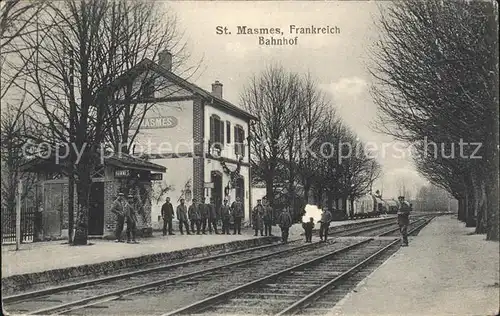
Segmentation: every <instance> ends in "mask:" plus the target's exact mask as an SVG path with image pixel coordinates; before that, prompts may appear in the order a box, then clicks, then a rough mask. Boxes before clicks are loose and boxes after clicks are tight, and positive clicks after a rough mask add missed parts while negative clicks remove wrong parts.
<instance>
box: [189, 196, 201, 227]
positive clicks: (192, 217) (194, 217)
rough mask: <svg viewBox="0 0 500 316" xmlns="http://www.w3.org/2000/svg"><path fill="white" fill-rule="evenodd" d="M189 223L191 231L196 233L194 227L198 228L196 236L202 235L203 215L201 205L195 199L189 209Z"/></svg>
mask: <svg viewBox="0 0 500 316" xmlns="http://www.w3.org/2000/svg"><path fill="white" fill-rule="evenodd" d="M188 217H189V223H190V224H191V231H192V232H193V233H194V227H195V226H196V234H197V235H200V234H201V231H200V230H201V225H200V224H201V215H200V204H198V202H197V201H196V199H193V203H192V204H191V206H189V209H188Z"/></svg>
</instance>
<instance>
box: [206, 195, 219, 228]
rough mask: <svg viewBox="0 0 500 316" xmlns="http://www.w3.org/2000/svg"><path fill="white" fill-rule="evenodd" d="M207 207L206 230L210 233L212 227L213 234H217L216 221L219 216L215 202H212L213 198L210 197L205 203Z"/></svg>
mask: <svg viewBox="0 0 500 316" xmlns="http://www.w3.org/2000/svg"><path fill="white" fill-rule="evenodd" d="M207 208H208V232H209V233H210V234H211V233H212V227H213V229H214V232H215V234H217V235H218V234H219V232H218V231H217V221H218V220H219V218H220V215H219V214H218V213H219V212H217V210H216V209H215V204H214V198H210V203H209V204H207Z"/></svg>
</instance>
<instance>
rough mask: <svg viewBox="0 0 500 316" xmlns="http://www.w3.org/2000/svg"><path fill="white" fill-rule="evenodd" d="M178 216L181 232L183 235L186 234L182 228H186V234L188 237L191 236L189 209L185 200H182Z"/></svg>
mask: <svg viewBox="0 0 500 316" xmlns="http://www.w3.org/2000/svg"><path fill="white" fill-rule="evenodd" d="M176 215H177V220H178V221H179V231H180V232H181V235H184V232H183V231H182V226H184V227H185V228H186V233H187V234H188V235H191V233H190V232H189V225H188V215H187V207H186V204H184V199H181V204H179V205H178V206H177V214H176Z"/></svg>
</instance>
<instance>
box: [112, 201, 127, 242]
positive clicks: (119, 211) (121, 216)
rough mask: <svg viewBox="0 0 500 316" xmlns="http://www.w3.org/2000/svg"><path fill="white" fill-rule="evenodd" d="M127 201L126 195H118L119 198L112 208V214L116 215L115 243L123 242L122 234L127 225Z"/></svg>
mask: <svg viewBox="0 0 500 316" xmlns="http://www.w3.org/2000/svg"><path fill="white" fill-rule="evenodd" d="M126 204H127V201H125V194H123V193H122V192H120V193H118V197H117V198H116V200H114V202H113V205H112V206H111V212H112V213H114V214H115V215H116V229H115V236H116V240H115V242H123V240H122V232H123V224H124V223H125V211H126V209H125V207H126Z"/></svg>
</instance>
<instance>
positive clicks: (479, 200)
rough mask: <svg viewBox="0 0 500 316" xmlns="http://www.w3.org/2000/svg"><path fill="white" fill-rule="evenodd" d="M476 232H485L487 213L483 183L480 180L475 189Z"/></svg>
mask: <svg viewBox="0 0 500 316" xmlns="http://www.w3.org/2000/svg"><path fill="white" fill-rule="evenodd" d="M476 207H477V219H476V234H486V230H487V220H488V214H487V213H486V193H485V183H484V181H480V182H479V183H478V186H477V190H476Z"/></svg>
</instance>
